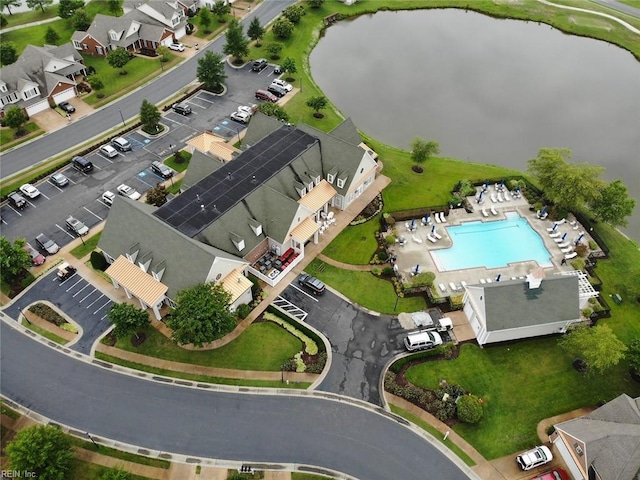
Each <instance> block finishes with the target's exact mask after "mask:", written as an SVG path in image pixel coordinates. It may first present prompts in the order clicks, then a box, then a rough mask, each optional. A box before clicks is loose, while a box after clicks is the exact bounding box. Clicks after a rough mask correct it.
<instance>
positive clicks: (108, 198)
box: [102, 190, 116, 207]
mask: <svg viewBox="0 0 640 480" xmlns="http://www.w3.org/2000/svg"><path fill="white" fill-rule="evenodd" d="M114 198H116V194H115V193H113V192H110V191H109V190H107V191H106V192H104V193H103V194H102V201H103V202H104V204H105V205H107V206H108V207H111V205H113V200H114Z"/></svg>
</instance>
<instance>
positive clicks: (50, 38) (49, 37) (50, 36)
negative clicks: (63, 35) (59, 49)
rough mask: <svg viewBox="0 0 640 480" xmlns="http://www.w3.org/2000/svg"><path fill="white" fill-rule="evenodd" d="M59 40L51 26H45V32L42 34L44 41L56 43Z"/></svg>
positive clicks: (51, 43)
mask: <svg viewBox="0 0 640 480" xmlns="http://www.w3.org/2000/svg"><path fill="white" fill-rule="evenodd" d="M58 40H60V35H58V32H56V31H55V30H54V29H53V27H52V26H49V27H47V33H45V35H44V41H45V42H47V43H48V44H49V45H57V44H58Z"/></svg>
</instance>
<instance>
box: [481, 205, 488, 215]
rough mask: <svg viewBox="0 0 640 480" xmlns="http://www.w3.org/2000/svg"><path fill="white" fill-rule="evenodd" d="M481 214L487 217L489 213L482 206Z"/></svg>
mask: <svg viewBox="0 0 640 480" xmlns="http://www.w3.org/2000/svg"><path fill="white" fill-rule="evenodd" d="M482 216H483V217H488V216H489V214H488V213H487V209H486V208H484V207H482Z"/></svg>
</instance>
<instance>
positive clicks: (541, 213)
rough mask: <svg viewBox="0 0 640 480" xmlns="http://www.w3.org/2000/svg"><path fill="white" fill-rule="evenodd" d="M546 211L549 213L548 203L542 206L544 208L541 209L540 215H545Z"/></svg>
mask: <svg viewBox="0 0 640 480" xmlns="http://www.w3.org/2000/svg"><path fill="white" fill-rule="evenodd" d="M545 213H547V206H546V205H545V206H544V207H542V210H540V216H541V217H544V215H545Z"/></svg>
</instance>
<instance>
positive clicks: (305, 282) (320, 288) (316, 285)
mask: <svg viewBox="0 0 640 480" xmlns="http://www.w3.org/2000/svg"><path fill="white" fill-rule="evenodd" d="M298 285H300V286H301V287H305V288H307V289H309V290H311V292H312V293H313V294H314V295H322V294H323V293H324V291H325V290H326V287H325V285H324V283H322V282H321V281H320V280H318V279H317V278H316V277H312V276H311V275H309V274H307V273H303V274H302V275H300V276H299V277H298Z"/></svg>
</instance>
